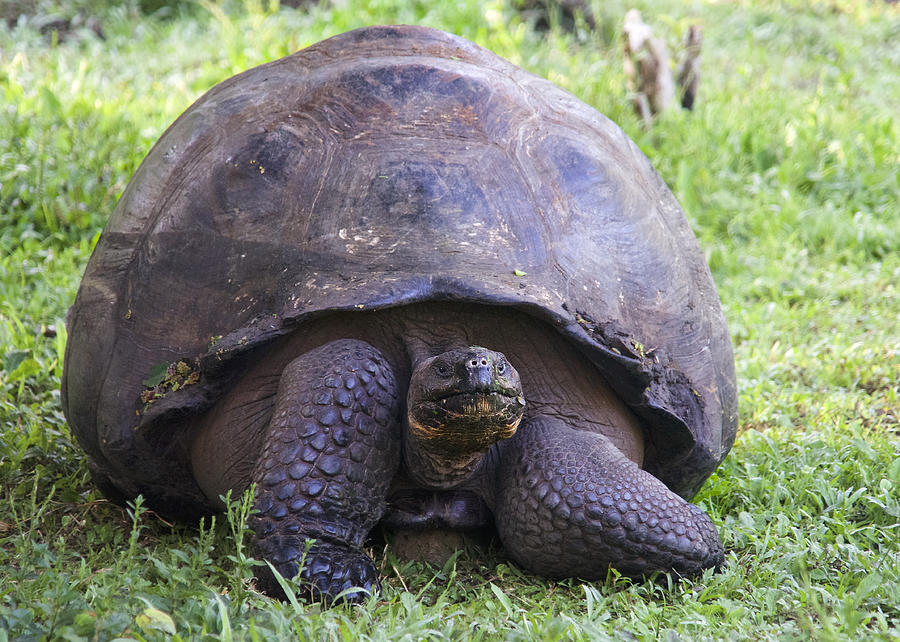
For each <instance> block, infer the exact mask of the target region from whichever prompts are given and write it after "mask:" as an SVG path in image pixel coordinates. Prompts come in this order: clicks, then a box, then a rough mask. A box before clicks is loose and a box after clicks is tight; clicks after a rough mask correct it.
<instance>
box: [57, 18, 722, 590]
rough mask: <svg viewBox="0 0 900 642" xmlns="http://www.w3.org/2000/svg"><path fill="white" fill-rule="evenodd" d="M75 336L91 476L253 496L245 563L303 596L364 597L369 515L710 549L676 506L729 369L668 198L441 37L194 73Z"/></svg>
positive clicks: (713, 551) (164, 503)
mask: <svg viewBox="0 0 900 642" xmlns="http://www.w3.org/2000/svg"><path fill="white" fill-rule="evenodd" d="M68 332H69V334H68V336H69V341H68V347H67V351H66V360H65V372H64V375H63V381H62V399H63V407H64V409H65V414H66V417H67V418H68V421H69V423H70V425H71V427H72V430H73V432H74V434H75V436H76V437H77V439H78V441H79V443H80V444H81V446H82V447H83V448H84V450H85V451H86V453H87V458H88V463H89V466H90V469H91V471H92V473H93V477H94V479H95V481H96V483H97V484H98V486H99V487H100V488H101V489H102V491H103V492H104V493H105V494H106V495H107V496H109V497H111V498H114V499H118V500H127V499H129V498H133V497H135V496H137V495H138V494H141V495H143V497H144V498H145V500H146V502H147V503H148V504H149V505H150V506H152V507H153V508H155V509H156V510H157V511H161V512H164V513H166V514H169V515H174V516H181V517H185V518H191V519H193V518H196V516H197V515H201V514H207V513H210V512H212V511H216V510H221V508H222V505H223V503H222V501H223V500H222V498H223V496H225V495H226V493H228V492H229V491H234V492H235V493H237V492H240V491H242V490H244V489H246V488H248V487H250V486H251V484H254V485H255V488H256V495H255V508H256V511H257V512H256V513H255V515H254V516H253V518H252V526H253V530H254V533H255V538H254V546H255V553H256V554H257V555H258V556H259V557H261V558H263V559H265V560H268V561H269V562H270V563H271V565H272V568H274V569H276V570H277V571H279V572H280V573H281V574H282V575H283V576H285V577H288V578H290V577H294V576H296V578H297V581H298V582H299V583H301V584H302V585H304V586H306V587H307V589H308V590H310V591H311V592H312V593H313V594H315V595H319V596H322V597H324V598H326V599H332V598H334V597H335V596H336V595H337V594H339V593H341V592H342V591H346V590H347V589H350V588H351V587H361V588H362V589H373V588H376V587H377V586H378V578H377V572H376V569H375V566H374V564H373V561H372V560H371V559H370V558H369V557H368V556H367V555H366V554H365V553H364V552H363V550H362V546H363V544H364V541H365V540H366V538H367V536H368V535H369V533H370V531H371V530H372V529H373V527H375V526H376V525H377V524H379V522H381V523H383V524H389V525H391V526H394V527H401V528H407V529H412V530H415V529H422V530H427V529H451V530H452V529H478V528H481V529H494V531H495V532H496V534H497V535H498V536H499V539H500V541H501V542H502V544H503V546H504V548H505V550H506V551H507V552H508V554H509V556H511V557H512V558H513V559H514V560H515V561H516V562H517V563H519V564H520V565H521V566H523V567H524V568H526V569H528V570H530V571H533V572H535V573H538V574H541V575H545V576H549V577H579V578H583V579H588V580H590V579H597V578H603V577H605V576H606V574H607V573H608V572H609V568H610V566H612V567H614V568H615V569H617V570H618V571H619V572H621V573H623V574H628V575H643V574H647V573H652V572H654V571H670V572H675V573H679V574H683V575H690V574H697V573H699V572H701V571H702V570H703V569H706V568H710V567H716V566H719V565H721V564H722V562H723V549H722V545H721V543H720V540H719V537H718V534H717V532H716V529H715V527H714V526H713V523H712V521H711V520H710V519H709V517H708V516H707V515H706V514H705V513H704V512H703V511H702V510H700V509H699V508H697V507H696V506H694V505H692V504H690V503H688V502H687V501H686V499H689V498H691V497H692V496H693V495H694V494H695V493H696V491H697V490H698V488H699V487H700V486H701V484H702V483H703V481H704V480H705V479H706V478H707V477H708V476H709V475H710V474H711V473H712V471H713V470H714V469H715V468H716V466H717V465H718V464H719V463H720V462H721V461H722V459H723V458H724V457H725V454H726V453H727V452H728V450H729V448H730V447H731V445H732V442H733V440H734V435H735V428H736V423H737V410H736V393H735V376H734V360H733V355H732V349H731V344H730V340H729V336H728V332H727V328H726V324H725V320H724V318H723V314H722V310H721V306H720V303H719V300H718V295H717V293H716V289H715V286H714V285H713V281H712V278H711V276H710V272H709V269H708V267H707V265H706V263H705V260H704V256H703V254H702V252H701V250H700V248H699V246H698V244H697V241H696V239H695V238H694V236H693V235H692V233H691V230H690V228H689V226H688V223H687V221H686V219H685V216H684V214H683V212H682V211H681V209H680V208H679V206H678V204H677V203H676V201H675V199H674V197H673V196H672V194H671V192H670V191H669V189H668V188H667V187H666V186H665V184H664V183H663V181H662V179H661V178H660V177H659V176H658V175H657V173H656V172H655V171H654V170H653V168H652V167H651V166H650V163H649V162H648V160H647V159H646V158H645V157H644V155H643V154H641V152H640V151H639V150H638V149H637V147H636V146H635V145H634V144H633V143H632V142H631V141H630V140H629V139H628V137H627V136H626V135H625V134H624V133H623V132H622V131H621V130H620V129H619V128H618V127H617V126H616V125H614V124H613V123H612V122H611V121H609V120H608V119H607V118H605V117H604V116H602V115H601V114H599V113H597V112H596V111H594V110H593V109H591V108H590V107H588V106H587V105H585V104H584V103H582V102H580V101H578V100H577V99H576V98H574V97H573V96H572V95H570V94H568V93H566V92H565V91H563V90H561V89H559V88H557V87H556V86H554V85H552V84H551V83H549V82H547V81H546V80H542V79H540V78H537V77H535V76H533V75H531V74H529V73H527V72H525V71H523V70H521V69H519V68H517V67H515V66H514V65H512V64H510V63H509V62H507V61H505V60H503V59H501V58H499V57H497V56H496V55H494V54H492V53H490V52H488V51H486V50H484V49H482V48H480V47H478V46H476V45H474V44H472V43H470V42H468V41H466V40H463V39H461V38H458V37H455V36H452V35H449V34H446V33H443V32H440V31H436V30H433V29H428V28H422V27H409V26H404V27H397V26H386V27H371V28H364V29H359V30H356V31H352V32H349V33H345V34H343V35H339V36H336V37H334V38H331V39H328V40H325V41H324V42H320V43H319V44H316V45H313V46H311V47H309V48H307V49H304V50H302V51H300V52H298V53H296V54H294V55H291V56H288V57H286V58H282V59H280V60H276V61H275V62H271V63H269V64H265V65H262V66H260V67H257V68H255V69H251V70H249V71H246V72H244V73H241V74H239V75H237V76H235V77H233V78H230V79H229V80H226V81H224V82H222V83H221V84H219V85H217V86H216V87H214V88H213V89H212V90H210V91H209V92H208V93H207V94H206V95H204V96H203V97H201V98H200V99H199V100H197V102H196V103H194V104H193V105H192V106H191V107H190V108H189V109H188V110H187V111H185V112H184V114H183V115H182V116H181V117H180V118H178V120H177V121H175V123H174V124H173V125H172V126H171V127H169V129H168V130H167V131H166V132H165V133H164V134H163V136H162V137H161V138H160V139H159V141H158V142H157V143H156V145H155V146H154V147H153V149H152V150H151V151H150V153H149V155H148V156H147V158H146V159H145V160H144V162H143V164H142V165H141V166H140V168H139V169H138V171H137V172H136V174H135V175H134V177H133V179H132V180H131V182H130V184H129V185H128V188H127V189H126V191H125V193H124V194H123V195H122V197H121V199H120V200H119V202H118V205H117V207H116V209H115V211H114V212H113V213H112V216H111V218H110V220H109V222H108V224H107V226H106V228H105V230H104V231H103V233H102V235H101V237H100V239H99V242H98V244H97V247H96V249H95V251H94V253H93V255H92V257H91V259H90V262H89V264H88V266H87V270H86V272H85V275H84V279H83V281H82V283H81V287H80V289H79V291H78V295H77V298H76V300H75V303H74V305H73V307H72V309H71V313H70V317H69V319H68ZM310 542H312V543H310ZM301 560H303V561H304V562H305V564H303V565H302V570H301V572H300V573H299V575H298V567H300V566H301V564H300V562H301ZM275 579H276V578H275V576H274V574H272V573H270V572H268V571H265V572H263V571H261V572H260V574H259V582H260V586H261V587H262V588H263V589H264V590H267V591H269V592H277V590H278V587H277V585H276V583H275ZM362 594H363V593H362V592H356V593H354V592H352V591H350V592H348V593H346V595H347V596H349V598H350V599H353V598H354V597H359V596H361V595H362Z"/></svg>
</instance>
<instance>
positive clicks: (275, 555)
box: [251, 340, 400, 599]
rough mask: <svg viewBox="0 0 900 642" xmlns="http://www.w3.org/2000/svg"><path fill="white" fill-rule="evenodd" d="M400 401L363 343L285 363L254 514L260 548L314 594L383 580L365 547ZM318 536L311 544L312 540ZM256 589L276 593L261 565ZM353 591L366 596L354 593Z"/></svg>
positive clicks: (258, 472)
mask: <svg viewBox="0 0 900 642" xmlns="http://www.w3.org/2000/svg"><path fill="white" fill-rule="evenodd" d="M399 410H400V400H399V397H398V395H397V384H396V382H395V380H394V375H393V373H392V371H391V368H390V365H389V364H388V363H387V361H385V359H384V357H383V356H382V355H381V353H380V352H379V351H378V350H376V349H375V348H373V347H372V346H370V345H369V344H367V343H364V342H362V341H355V340H340V341H334V342H331V343H328V344H326V345H324V346H321V347H319V348H316V349H315V350H311V351H310V352H307V353H306V354H304V355H302V356H300V357H298V358H296V359H294V360H293V361H291V362H290V363H289V364H288V366H287V367H286V368H285V370H284V372H283V374H282V377H281V383H280V387H279V391H278V397H277V401H276V405H275V410H274V412H273V414H272V421H271V423H270V426H269V430H268V433H267V435H266V438H265V444H264V447H263V452H262V455H261V457H260V459H259V461H258V463H257V465H256V468H255V470H254V472H253V476H252V480H253V481H254V482H256V484H257V495H256V508H257V510H258V511H259V513H258V514H257V515H256V516H254V518H253V520H252V524H251V525H252V528H253V530H254V532H255V534H256V538H255V548H256V552H257V553H258V554H259V555H260V556H261V557H263V558H264V559H266V560H268V561H270V562H271V563H272V564H273V565H274V566H275V568H276V569H277V570H278V572H279V573H281V574H282V575H283V576H284V577H285V578H287V579H291V578H293V577H294V576H295V575H297V571H298V568H299V566H300V562H301V560H302V561H303V562H304V567H303V569H302V571H301V573H300V576H299V578H298V579H299V581H300V583H301V585H304V586H306V587H307V588H308V589H309V592H310V594H311V595H312V596H313V597H323V596H324V597H326V598H328V599H332V598H334V597H336V596H337V595H338V594H339V593H341V592H342V591H346V590H347V589H351V588H352V587H359V588H362V589H365V590H366V591H372V590H375V589H377V588H378V573H377V571H376V569H375V566H374V564H373V562H372V560H371V559H370V558H369V557H368V556H367V555H366V554H365V553H363V552H362V551H361V550H360V547H361V546H362V544H363V540H364V539H365V537H366V535H368V533H369V531H370V530H371V529H372V527H374V526H375V524H376V523H377V522H378V520H379V519H380V518H381V516H382V514H383V513H384V508H385V502H384V500H385V496H386V494H387V491H388V487H389V485H390V482H391V479H393V477H394V475H395V473H396V471H397V466H398V462H399V461H400V436H399V426H400V423H399ZM307 539H314V540H316V541H315V543H314V544H312V546H311V547H310V548H309V550H308V551H307V550H306V540H307ZM257 579H258V581H259V585H260V588H261V589H263V590H264V591H266V592H267V593H270V594H274V595H279V594H281V589H280V587H279V586H278V584H277V582H276V581H275V578H274V577H273V576H272V575H271V573H269V572H268V569H267V568H264V569H263V570H262V571H261V572H260V573H259V574H258V578H257ZM346 597H348V599H360V598H361V597H363V595H362V594H359V593H352V592H351V593H350V594H349V595H347V596H346Z"/></svg>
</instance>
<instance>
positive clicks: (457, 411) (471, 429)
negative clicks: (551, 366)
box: [407, 346, 525, 457]
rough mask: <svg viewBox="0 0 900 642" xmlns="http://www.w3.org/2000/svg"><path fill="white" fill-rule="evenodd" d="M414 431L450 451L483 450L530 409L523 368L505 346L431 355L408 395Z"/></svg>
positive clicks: (439, 450) (428, 444) (430, 446)
mask: <svg viewBox="0 0 900 642" xmlns="http://www.w3.org/2000/svg"><path fill="white" fill-rule="evenodd" d="M407 409H408V420H409V431H410V432H409V434H410V436H411V437H412V438H413V439H415V440H417V441H419V442H420V444H421V445H422V446H423V447H425V448H427V450H429V451H432V452H433V453H435V454H440V455H442V456H445V457H452V456H464V455H468V454H474V453H483V452H484V451H485V450H487V449H488V448H489V447H490V446H491V445H492V444H494V443H495V442H497V441H498V440H500V439H507V438H509V437H512V436H513V435H514V434H515V432H516V428H517V427H518V425H519V422H520V421H521V420H522V416H523V415H524V413H525V397H524V395H523V393H522V383H521V381H520V380H519V373H518V372H517V371H516V369H515V368H514V367H513V366H512V364H510V363H509V361H508V360H507V358H506V357H505V356H504V355H503V354H502V353H500V352H494V351H493V350H488V349H487V348H482V347H479V346H471V347H464V348H455V349H453V350H449V351H447V352H444V353H442V354H439V355H437V356H434V357H431V358H429V359H425V360H424V361H422V362H420V363H419V364H418V365H417V366H416V367H415V369H414V370H413V374H412V377H411V379H410V384H409V394H408V396H407Z"/></svg>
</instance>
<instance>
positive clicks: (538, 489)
mask: <svg viewBox="0 0 900 642" xmlns="http://www.w3.org/2000/svg"><path fill="white" fill-rule="evenodd" d="M501 445H502V448H501V453H502V454H501V457H500V463H499V469H498V471H497V476H496V479H497V484H498V486H497V492H496V495H495V496H494V498H493V501H490V502H489V504H491V505H492V508H493V512H494V516H495V518H496V522H497V530H498V532H499V534H500V538H501V540H502V541H503V544H504V546H505V547H506V549H507V550H508V551H509V553H510V554H511V555H512V557H513V558H514V559H515V560H516V561H518V562H519V563H520V564H521V565H522V566H524V567H526V568H528V569H529V570H531V571H534V572H535V573H539V574H541V575H546V576H548V577H578V578H582V579H587V580H591V579H602V578H604V577H606V575H607V573H608V571H609V567H610V565H612V566H613V567H615V568H616V569H617V570H618V571H619V572H621V573H623V574H625V575H643V574H647V573H651V572H653V571H673V570H674V571H676V572H678V573H681V574H684V575H693V574H697V573H699V572H701V571H702V570H703V569H704V568H709V567H718V566H720V565H721V564H722V562H723V560H724V552H723V550H722V545H721V543H720V541H719V536H718V533H717V532H716V529H715V526H713V523H712V521H711V520H710V519H709V517H708V516H707V515H706V514H705V513H704V512H703V511H702V510H700V509H699V508H698V507H696V506H694V505H693V504H690V503H688V502H686V501H684V499H682V498H681V497H679V496H678V495H676V494H675V493H673V492H671V491H670V490H669V489H668V488H666V487H665V485H664V484H663V483H662V482H660V481H659V480H658V479H656V478H655V477H653V476H652V475H650V474H649V473H647V472H645V471H643V470H641V469H640V468H639V467H638V466H637V465H636V464H635V463H634V462H632V461H630V460H629V459H627V458H626V457H625V456H624V455H622V453H621V452H619V450H618V449H616V448H615V446H613V445H612V443H611V442H610V441H609V440H608V439H607V438H606V437H604V436H603V435H600V434H596V433H589V432H584V431H580V430H575V429H572V428H570V427H568V426H567V425H565V424H564V423H562V422H560V421H558V420H553V419H544V418H538V419H531V420H529V421H528V422H527V424H526V425H524V426H522V427H521V428H520V429H519V432H518V433H517V435H516V436H515V437H513V438H512V439H511V440H509V441H508V442H505V443H503V444H501Z"/></svg>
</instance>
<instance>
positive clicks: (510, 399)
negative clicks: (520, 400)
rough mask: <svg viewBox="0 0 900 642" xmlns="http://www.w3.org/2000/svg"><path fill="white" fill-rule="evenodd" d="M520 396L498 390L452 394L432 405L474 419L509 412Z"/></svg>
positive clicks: (436, 399)
mask: <svg viewBox="0 0 900 642" xmlns="http://www.w3.org/2000/svg"><path fill="white" fill-rule="evenodd" d="M517 397H519V395H509V394H505V393H503V392H498V391H496V390H491V391H475V392H452V393H447V394H444V395H441V396H440V397H437V398H435V399H434V400H432V401H431V405H434V406H438V407H440V408H441V409H442V410H444V411H447V412H450V413H453V414H458V415H468V416H473V417H479V416H490V415H495V414H497V413H503V412H505V411H508V409H509V407H510V405H512V404H515V402H516V398H517Z"/></svg>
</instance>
